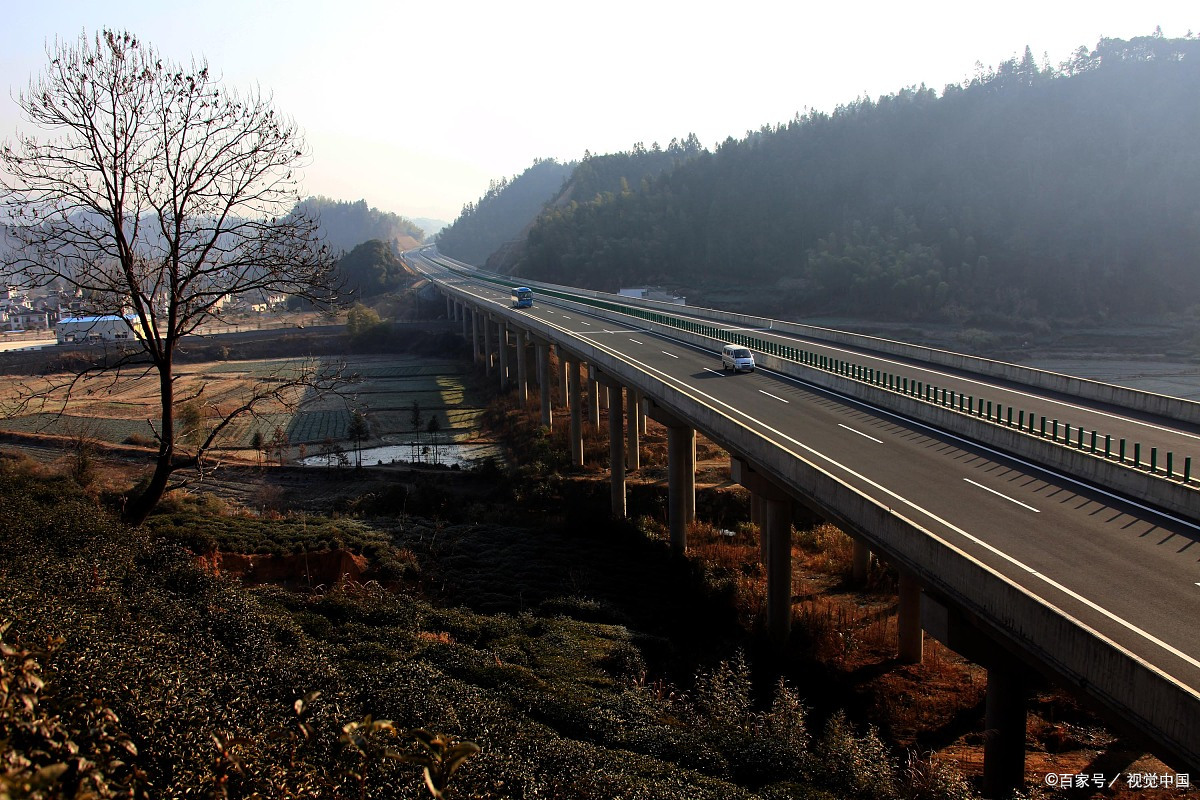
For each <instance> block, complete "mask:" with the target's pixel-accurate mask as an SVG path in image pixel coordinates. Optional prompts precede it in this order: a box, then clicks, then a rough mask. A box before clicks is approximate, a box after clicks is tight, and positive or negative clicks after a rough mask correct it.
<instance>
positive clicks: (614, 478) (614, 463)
mask: <svg viewBox="0 0 1200 800" xmlns="http://www.w3.org/2000/svg"><path fill="white" fill-rule="evenodd" d="M605 388H606V389H607V388H611V389H612V391H611V392H610V396H611V398H612V405H611V407H610V408H609V410H608V468H609V471H610V472H609V475H610V482H611V484H612V513H613V517H615V518H616V519H624V518H625V516H626V509H625V439H624V437H623V436H622V431H621V424H622V422H623V420H622V419H621V416H622V411H623V409H622V407H621V387H620V386H618V385H613V386H611V387H605Z"/></svg>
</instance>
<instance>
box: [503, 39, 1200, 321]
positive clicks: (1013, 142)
mask: <svg viewBox="0 0 1200 800" xmlns="http://www.w3.org/2000/svg"><path fill="white" fill-rule="evenodd" d="M1197 86H1200V41H1197V40H1194V39H1165V38H1163V37H1161V36H1149V37H1138V38H1136V39H1133V40H1131V41H1128V42H1126V41H1122V40H1113V39H1105V40H1102V41H1101V42H1100V43H1099V44H1098V45H1097V46H1096V47H1095V48H1083V49H1082V50H1081V51H1080V52H1077V53H1076V54H1074V56H1072V58H1071V59H1070V60H1069V61H1068V63H1066V64H1064V65H1062V66H1061V67H1059V68H1052V67H1049V66H1047V65H1043V64H1039V63H1038V62H1037V60H1036V59H1035V58H1034V56H1033V54H1032V53H1031V52H1028V51H1027V50H1026V51H1025V52H1023V53H1022V54H1021V55H1019V56H1014V58H1012V59H1010V60H1009V61H1006V62H1004V63H1003V64H1000V65H999V66H997V67H996V68H994V69H983V68H980V70H979V72H978V74H977V75H976V76H975V78H974V79H972V80H971V81H969V82H967V83H965V84H963V85H958V86H948V87H946V88H945V90H944V91H943V92H942V93H941V94H940V95H939V94H938V93H937V92H935V91H934V90H932V89H930V88H928V87H924V86H919V87H910V88H906V89H903V90H901V91H899V92H896V93H895V94H892V95H886V96H883V97H879V98H877V99H871V98H865V97H864V98H860V99H858V100H856V101H854V102H851V103H848V104H847V105H845V106H842V107H840V108H838V109H837V110H836V111H834V112H833V113H829V114H826V113H819V112H812V113H809V114H807V115H804V116H799V115H798V116H797V117H796V118H795V119H793V120H790V121H789V122H787V123H785V124H781V125H776V126H768V127H764V128H763V129H761V130H758V131H754V132H751V133H749V134H747V135H746V137H745V138H743V139H740V140H735V139H732V138H730V139H727V140H726V141H725V142H724V143H722V144H721V145H720V146H719V147H717V148H716V150H715V151H713V152H711V153H708V152H702V153H699V154H697V155H696V156H695V157H692V158H687V159H681V160H679V161H678V163H675V164H673V165H672V167H671V168H670V169H668V170H666V171H664V172H662V174H659V175H656V176H648V177H647V178H646V179H645V180H644V181H642V180H633V179H630V180H629V181H628V191H624V190H621V189H619V188H617V189H613V188H607V189H605V190H603V191H601V192H599V193H597V194H595V195H592V196H584V195H583V193H577V194H575V195H573V198H572V200H573V202H570V203H563V204H560V205H557V206H555V207H551V208H548V209H547V210H546V211H545V212H544V213H543V214H542V215H541V216H540V217H539V219H538V221H537V222H536V223H535V224H534V225H533V226H532V228H531V229H530V232H529V236H528V240H527V242H526V246H525V248H524V251H523V253H522V256H521V261H520V262H519V264H518V266H517V267H516V269H515V272H516V274H519V275H523V276H528V277H530V278H534V279H543V280H549V281H553V282H560V283H570V284H576V285H582V286H586V287H591V288H598V289H608V290H612V289H615V288H617V287H618V285H619V284H621V283H629V282H658V283H666V284H670V285H674V286H681V287H683V288H685V290H686V293H687V294H688V295H689V297H693V296H698V298H699V301H700V302H703V301H704V297H705V296H706V295H707V296H709V297H714V298H720V301H719V302H721V304H723V305H729V302H730V292H729V289H730V288H737V289H738V290H739V291H741V290H745V291H747V292H756V293H757V296H755V297H753V298H751V297H747V299H746V302H747V303H750V302H753V303H754V304H755V305H754V308H755V309H756V310H757V311H759V312H760V313H772V314H775V313H778V314H783V315H798V314H812V313H838V314H845V313H850V314H862V315H871V316H876V317H879V316H882V317H888V318H892V319H941V320H951V321H957V322H963V321H967V320H974V321H976V322H992V323H1006V322H1013V321H1017V320H1021V321H1024V320H1029V319H1035V318H1041V319H1043V320H1046V319H1066V320H1088V319H1096V318H1107V317H1112V316H1139V315H1140V316H1144V315H1147V314H1153V313H1159V312H1163V311H1181V310H1184V309H1186V308H1187V307H1188V306H1190V305H1192V304H1193V303H1194V302H1195V301H1194V298H1195V297H1196V296H1197V293H1198V292H1200V272H1197V270H1196V269H1195V266H1194V265H1195V253H1196V252H1200V227H1197V226H1196V224H1195V219H1194V212H1193V209H1194V207H1195V197H1196V196H1198V195H1200V160H1198V159H1197V158H1196V157H1195V152H1196V149H1195V142H1196V141H1197V140H1200V107H1197V106H1196V104H1195V103H1194V102H1193V100H1192V98H1194V96H1195V91H1196V88H1197ZM594 162H595V159H594V158H593V159H585V160H584V162H583V163H582V164H581V165H580V167H579V169H578V170H577V174H578V176H579V181H580V182H581V183H582V182H583V181H584V179H585V178H587V175H586V174H585V172H584V170H585V167H586V168H588V169H594V168H595V166H596V164H595V163H594ZM572 180H575V178H573V179H572Z"/></svg>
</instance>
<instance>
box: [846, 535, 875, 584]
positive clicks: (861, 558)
mask: <svg viewBox="0 0 1200 800" xmlns="http://www.w3.org/2000/svg"><path fill="white" fill-rule="evenodd" d="M870 571H871V545H869V544H867V542H866V540H865V539H862V538H860V537H858V536H855V537H854V555H853V557H852V561H851V577H852V579H853V580H854V582H855V583H856V584H859V585H860V586H861V585H862V584H864V583H866V582H867V575H868V574H869V573H870Z"/></svg>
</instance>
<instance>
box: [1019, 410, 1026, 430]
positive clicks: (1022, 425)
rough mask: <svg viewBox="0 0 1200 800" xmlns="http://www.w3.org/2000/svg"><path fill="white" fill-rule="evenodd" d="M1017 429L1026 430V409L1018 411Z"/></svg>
mask: <svg viewBox="0 0 1200 800" xmlns="http://www.w3.org/2000/svg"><path fill="white" fill-rule="evenodd" d="M1017 430H1022V431H1023V430H1025V409H1021V410H1020V411H1018V412H1017Z"/></svg>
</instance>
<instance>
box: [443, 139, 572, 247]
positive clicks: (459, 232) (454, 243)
mask: <svg viewBox="0 0 1200 800" xmlns="http://www.w3.org/2000/svg"><path fill="white" fill-rule="evenodd" d="M570 174H571V165H567V164H559V163H558V162H557V161H555V160H554V159H546V160H538V161H535V162H534V163H533V166H531V167H530V168H529V169H527V170H525V171H524V172H523V173H521V174H520V175H519V176H517V177H514V178H513V179H512V180H511V181H510V180H508V179H507V178H502V179H500V180H499V181H493V182H492V185H491V186H490V187H488V191H487V194H485V195H484V196H483V197H481V198H479V201H478V202H476V203H468V204H467V205H466V206H464V207H463V210H462V214H460V215H459V217H458V219H456V220H454V222H453V223H451V224H450V225H448V226H446V227H445V228H444V229H443V230H442V232H441V234H440V235H439V236H438V250H440V251H441V252H443V253H445V254H446V255H448V256H451V257H453V258H458V259H461V260H463V261H467V262H469V263H472V264H483V263H484V262H485V261H487V258H488V256H490V255H491V254H492V253H493V252H495V251H496V250H497V249H498V248H499V247H500V246H501V245H503V244H504V243H505V242H508V241H511V240H513V239H516V238H517V237H519V236H520V235H521V231H522V230H524V228H525V227H526V226H527V225H529V223H530V222H532V221H533V219H534V218H535V217H536V216H537V215H538V213H539V212H540V211H541V210H542V207H543V206H544V205H545V204H546V202H547V201H548V200H549V199H551V198H552V197H553V196H554V195H555V193H557V192H558V191H559V189H561V188H562V183H563V180H565V179H566V178H567V176H568V175H570Z"/></svg>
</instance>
